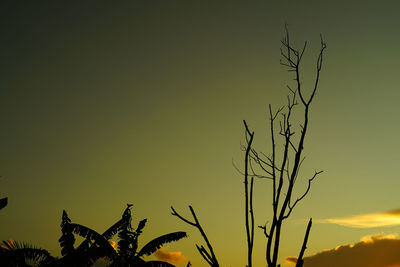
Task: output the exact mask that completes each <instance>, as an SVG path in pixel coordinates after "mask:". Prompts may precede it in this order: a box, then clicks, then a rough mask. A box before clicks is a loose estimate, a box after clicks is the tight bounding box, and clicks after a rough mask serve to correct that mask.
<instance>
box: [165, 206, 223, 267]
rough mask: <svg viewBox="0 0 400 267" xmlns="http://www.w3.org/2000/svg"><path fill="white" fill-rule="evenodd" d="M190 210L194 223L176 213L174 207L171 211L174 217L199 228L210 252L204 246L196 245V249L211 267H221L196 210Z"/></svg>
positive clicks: (190, 207)
mask: <svg viewBox="0 0 400 267" xmlns="http://www.w3.org/2000/svg"><path fill="white" fill-rule="evenodd" d="M189 209H190V212H191V213H192V217H193V219H194V222H193V221H189V220H188V219H186V218H184V217H182V216H181V215H180V214H179V213H178V212H176V210H175V209H174V207H172V206H171V210H172V213H171V214H172V215H173V216H176V217H178V218H179V219H180V220H182V221H184V222H185V223H187V224H189V225H191V226H194V227H196V228H197V230H199V232H200V234H201V236H202V237H203V239H204V241H205V242H206V244H207V247H208V250H209V252H208V251H207V250H206V249H205V248H204V247H203V246H198V245H197V244H196V248H197V250H198V251H199V253H200V255H201V256H202V257H203V258H204V260H205V261H206V262H207V263H208V264H209V265H210V266H211V267H219V263H218V260H217V258H216V256H215V254H214V249H213V247H212V246H211V243H210V241H209V240H208V238H207V235H206V233H205V232H204V230H203V227H201V224H200V222H199V220H198V219H197V216H196V213H195V212H194V209H193V208H192V206H190V205H189Z"/></svg>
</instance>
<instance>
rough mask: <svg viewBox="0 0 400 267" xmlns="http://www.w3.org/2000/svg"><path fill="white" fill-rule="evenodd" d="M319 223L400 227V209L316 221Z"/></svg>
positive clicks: (358, 226)
mask: <svg viewBox="0 0 400 267" xmlns="http://www.w3.org/2000/svg"><path fill="white" fill-rule="evenodd" d="M316 222H318V223H332V224H338V225H341V226H346V227H352V228H373V227H385V226H396V225H400V209H397V210H392V211H388V212H382V213H367V214H360V215H353V216H349V217H339V218H331V219H324V220H316Z"/></svg>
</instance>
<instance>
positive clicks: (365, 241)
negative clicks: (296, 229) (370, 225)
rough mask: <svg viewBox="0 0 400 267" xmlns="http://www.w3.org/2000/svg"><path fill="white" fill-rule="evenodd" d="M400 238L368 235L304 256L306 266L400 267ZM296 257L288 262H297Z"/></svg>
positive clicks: (293, 263) (287, 259)
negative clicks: (359, 240)
mask: <svg viewBox="0 0 400 267" xmlns="http://www.w3.org/2000/svg"><path fill="white" fill-rule="evenodd" d="M399 251H400V239H399V238H397V237H396V236H394V235H386V236H384V235H375V236H366V237H363V238H362V239H361V242H359V243H356V244H348V245H341V246H338V247H336V248H334V249H330V250H324V251H322V252H319V253H317V254H315V255H312V256H308V257H305V258H304V266H305V267H321V266H324V267H337V266H351V267H400V253H399ZM296 260H297V258H296V257H288V258H286V262H287V263H290V264H292V265H295V264H296Z"/></svg>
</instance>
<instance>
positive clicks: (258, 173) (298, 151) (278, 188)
mask: <svg viewBox="0 0 400 267" xmlns="http://www.w3.org/2000/svg"><path fill="white" fill-rule="evenodd" d="M285 32H286V35H285V37H284V39H283V40H282V45H283V49H281V56H282V60H281V64H282V65H283V66H286V67H287V68H288V71H290V72H293V73H294V74H295V78H294V80H295V87H294V88H292V87H291V86H289V85H288V86H287V88H288V89H289V95H288V97H287V101H288V102H287V105H286V106H284V107H282V108H279V109H278V110H277V111H275V112H273V111H272V108H271V105H269V119H270V134H271V148H272V151H271V154H270V155H266V154H264V153H262V152H258V151H257V150H256V149H254V148H253V147H252V143H253V138H254V132H251V131H250V130H249V127H248V125H247V123H246V121H244V126H245V136H246V144H247V145H246V146H245V147H243V150H244V151H245V170H244V177H245V212H246V216H245V226H246V234H247V241H248V266H249V267H250V266H252V259H251V257H252V255H251V254H252V248H253V237H254V211H253V203H252V199H253V195H252V194H253V182H254V180H253V179H254V178H262V179H268V180H271V182H272V183H271V186H272V222H271V224H270V226H269V227H267V225H264V226H259V227H260V228H261V229H263V230H264V235H265V237H266V239H267V248H266V260H267V264H268V267H276V266H277V261H278V252H279V246H280V237H281V233H282V226H283V222H284V220H286V219H287V218H288V217H289V216H290V215H291V214H292V211H293V210H294V208H295V207H296V205H297V204H298V203H299V202H300V201H301V200H303V199H304V198H305V196H306V195H307V194H308V193H309V191H310V187H311V183H312V181H314V179H315V178H316V177H317V176H318V175H319V174H320V173H321V171H316V172H315V173H314V174H313V175H311V176H310V177H309V178H308V185H307V187H306V189H305V190H304V192H303V194H301V195H300V196H299V197H294V196H293V191H294V188H295V185H296V182H297V180H298V174H299V170H300V167H301V165H302V163H303V161H304V156H303V149H304V142H305V137H306V134H307V130H308V125H309V112H310V106H311V103H312V101H313V99H314V97H315V94H316V91H317V88H318V84H319V78H320V72H321V69H322V62H323V55H324V51H325V48H326V44H325V43H324V41H323V39H322V37H321V48H320V52H319V55H318V59H317V64H316V78H315V80H314V83H313V85H312V88H311V93H310V96H309V97H306V96H305V93H304V89H303V87H302V82H301V78H300V63H301V62H302V58H303V54H304V51H305V49H306V46H307V42H306V43H305V44H304V46H303V48H302V49H301V50H297V49H295V48H294V47H293V46H292V44H291V43H290V39H289V32H288V30H287V27H285ZM298 99H300V101H299V102H298ZM299 104H300V106H302V108H303V121H302V122H301V125H300V129H299V131H300V135H299V137H298V138H297V139H295V130H294V127H293V123H292V115H293V112H294V107H295V106H297V105H299ZM278 115H281V116H282V117H281V120H280V121H279V130H278V131H276V129H275V124H276V120H277V118H278ZM277 133H278V134H279V136H281V138H282V143H283V151H282V153H281V159H280V160H279V159H278V152H277V149H276V144H277V140H276V136H275V135H276V134H277ZM249 177H251V179H250V186H249V185H248V179H249ZM310 227H311V223H310V224H309V226H308V227H307V233H306V237H305V239H304V241H305V243H303V247H302V253H304V250H305V248H306V242H307V240H308V234H309V231H310ZM302 253H301V256H302Z"/></svg>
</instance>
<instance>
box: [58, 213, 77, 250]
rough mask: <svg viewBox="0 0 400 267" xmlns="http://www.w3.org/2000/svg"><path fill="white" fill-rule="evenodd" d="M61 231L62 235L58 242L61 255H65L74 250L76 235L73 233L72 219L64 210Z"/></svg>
mask: <svg viewBox="0 0 400 267" xmlns="http://www.w3.org/2000/svg"><path fill="white" fill-rule="evenodd" d="M60 226H61V232H62V235H61V237H60V239H58V242H59V243H60V247H61V255H63V256H65V255H68V254H71V253H72V252H73V251H74V244H75V237H74V235H73V234H72V228H71V219H70V218H68V214H67V212H66V211H65V210H63V214H62V218H61V225H60Z"/></svg>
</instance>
